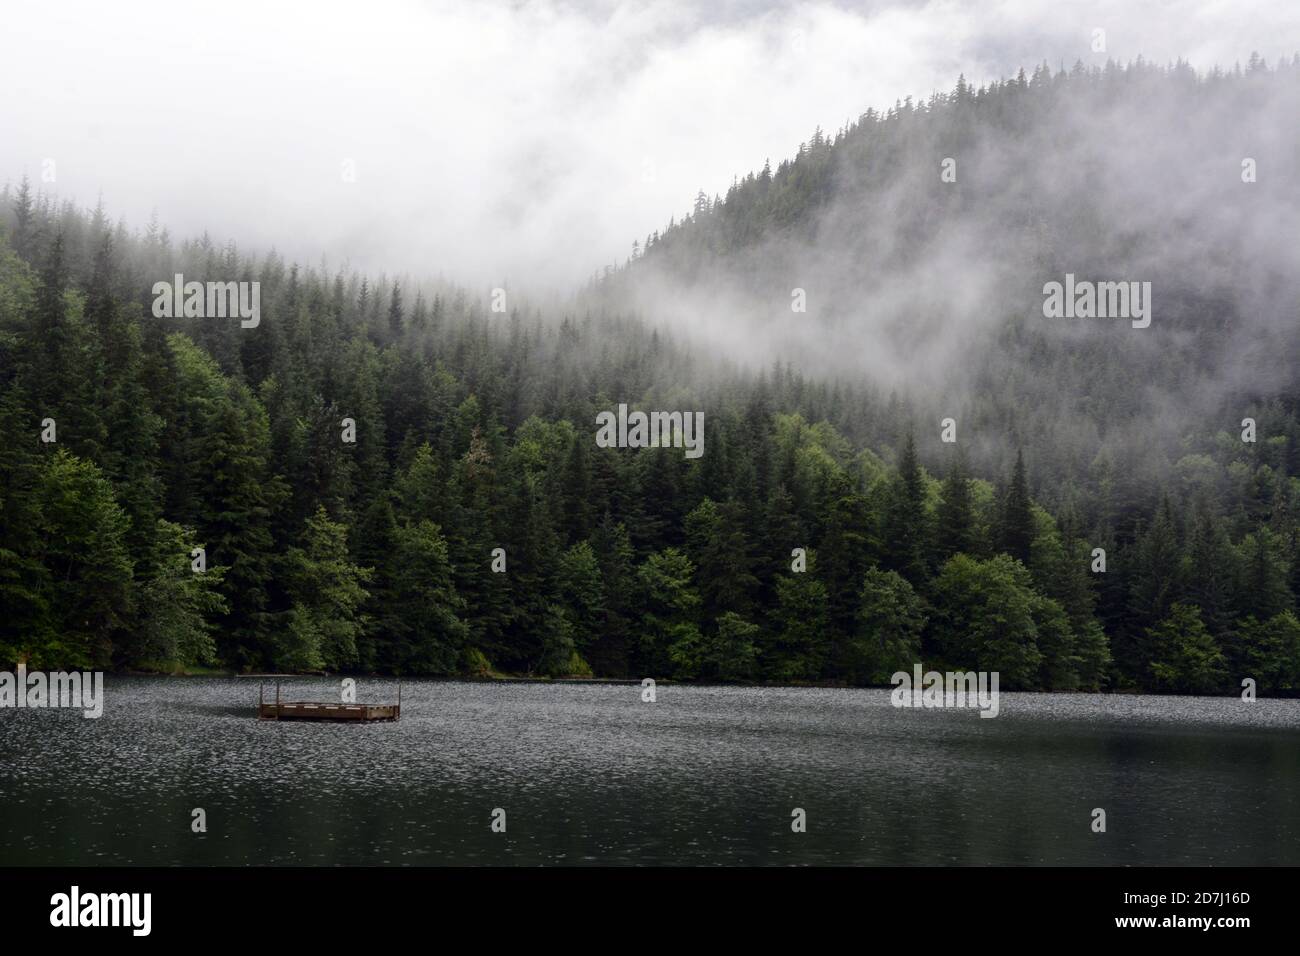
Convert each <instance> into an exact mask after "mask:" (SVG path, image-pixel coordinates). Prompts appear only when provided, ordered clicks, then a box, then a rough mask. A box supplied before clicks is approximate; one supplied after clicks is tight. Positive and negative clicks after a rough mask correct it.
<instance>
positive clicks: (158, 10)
mask: <svg viewBox="0 0 1300 956" xmlns="http://www.w3.org/2000/svg"><path fill="white" fill-rule="evenodd" d="M3 22H4V24H5V35H6V44H5V46H6V51H5V55H4V57H3V58H0V85H2V86H3V88H4V89H5V90H6V95H5V96H4V97H3V99H0V180H4V179H8V180H10V181H14V180H17V179H18V178H19V177H20V176H22V175H23V174H24V173H26V174H27V175H29V176H31V177H32V179H33V180H34V181H36V183H37V185H39V186H40V187H41V188H43V189H44V190H45V191H47V192H49V193H52V194H54V195H57V196H58V197H59V198H60V199H73V200H75V201H78V202H82V203H93V202H95V200H96V197H97V196H98V195H100V194H102V195H103V197H104V201H105V204H106V206H107V207H108V209H109V211H110V213H112V214H113V215H119V214H120V215H124V216H126V217H127V218H128V220H129V221H131V222H132V223H133V224H135V225H139V224H141V223H142V222H143V221H144V220H145V219H147V218H148V217H149V215H150V213H151V212H152V211H154V210H156V211H157V213H158V216H159V219H160V221H161V222H162V223H164V224H165V225H167V226H169V227H170V229H171V231H172V233H173V235H177V236H183V235H192V234H196V233H198V232H201V231H203V230H208V231H209V232H210V233H211V234H212V235H213V236H214V237H215V238H220V239H224V238H231V239H234V240H236V241H237V242H238V243H239V244H240V245H241V246H242V247H244V248H269V247H275V248H277V249H278V250H279V251H280V252H281V253H283V254H285V255H287V256H290V257H293V258H297V259H300V260H302V261H305V262H312V263H314V262H315V261H317V260H319V259H320V257H322V256H324V257H327V258H328V259H329V260H330V261H331V262H332V263H336V264H337V263H339V262H341V261H343V260H345V259H346V260H349V261H350V262H351V264H352V265H354V266H356V267H358V268H361V269H364V270H367V271H380V270H387V271H389V272H412V273H416V274H431V275H437V274H441V275H444V276H447V277H450V278H455V279H457V280H460V281H463V282H466V283H471V284H473V283H491V284H498V283H500V282H511V283H514V284H517V285H523V286H528V287H531V288H533V289H534V290H536V291H542V290H545V289H549V290H560V289H564V288H568V287H571V286H572V285H573V284H574V283H576V282H578V281H580V280H581V279H583V278H585V277H586V276H587V275H589V274H591V273H592V272H593V271H594V270H596V269H598V268H600V267H601V266H603V265H605V264H607V263H610V262H612V261H615V260H621V259H622V258H624V257H625V256H626V255H627V253H628V251H629V248H630V244H631V241H632V240H633V239H634V238H640V237H644V236H645V235H646V234H647V233H648V232H650V231H651V230H652V229H655V228H657V227H659V226H661V225H662V224H663V223H664V222H665V221H666V220H667V218H668V216H669V215H670V214H672V213H673V212H674V211H676V212H678V213H680V212H682V211H684V210H685V208H686V207H687V204H688V203H689V200H690V199H691V197H693V196H694V194H695V192H696V190H698V189H703V190H704V191H706V192H707V193H709V194H714V193H722V192H725V191H726V188H727V187H728V185H729V184H730V182H731V180H732V177H733V176H735V175H737V174H742V173H744V172H745V171H747V170H749V169H753V168H756V167H758V166H760V165H761V164H762V161H763V159H764V158H765V157H771V158H772V160H773V162H774V163H775V162H776V161H777V160H779V159H780V158H782V157H784V156H788V155H790V154H791V153H793V152H794V150H795V149H796V148H797V146H798V144H799V143H800V142H801V141H803V140H805V139H807V137H808V135H809V134H810V132H811V131H812V129H813V128H814V127H816V126H818V125H820V126H822V127H824V128H828V129H834V128H837V127H838V126H839V125H841V124H843V123H844V122H845V121H846V120H848V119H850V118H853V117H856V116H857V115H859V114H860V113H861V112H862V111H863V110H864V109H866V108H867V107H869V106H875V107H884V106H888V105H890V104H892V103H893V102H894V101H895V100H896V99H897V98H899V97H902V96H905V95H908V94H914V95H921V96H924V95H927V94H928V93H930V92H932V91H934V90H941V89H949V88H951V85H952V82H953V79H954V77H955V76H956V75H957V73H959V72H964V73H965V74H966V76H967V78H968V79H970V80H971V81H972V82H975V83H977V84H978V83H979V82H982V81H985V80H990V79H996V78H998V77H999V76H1003V75H1009V74H1012V73H1014V71H1015V70H1016V69H1017V68H1018V67H1019V66H1021V65H1032V64H1033V63H1037V62H1041V61H1043V60H1046V61H1047V62H1048V63H1049V64H1051V65H1052V66H1053V67H1054V68H1055V67H1057V66H1059V65H1061V64H1062V63H1064V64H1065V65H1066V66H1067V67H1068V66H1069V65H1070V64H1071V63H1073V62H1074V61H1075V60H1080V59H1081V60H1083V61H1084V62H1085V63H1087V64H1093V63H1101V62H1104V61H1105V59H1106V58H1108V57H1113V58H1115V59H1118V60H1121V61H1122V60H1126V59H1130V58H1133V57H1136V56H1138V55H1143V56H1145V57H1147V58H1148V59H1150V60H1154V61H1156V62H1165V61H1168V60H1172V59H1174V58H1175V57H1179V56H1181V57H1185V58H1187V59H1190V60H1191V61H1192V62H1194V63H1196V64H1197V65H1201V66H1208V65H1211V64H1214V63H1222V64H1225V65H1231V64H1232V63H1233V62H1235V61H1238V60H1242V59H1244V58H1245V57H1246V56H1247V55H1249V52H1250V51H1252V50H1258V51H1259V52H1260V53H1261V54H1263V55H1264V56H1265V57H1266V58H1268V59H1269V60H1270V61H1271V60H1273V59H1275V58H1276V57H1279V56H1282V55H1290V54H1291V53H1292V52H1294V51H1295V50H1297V49H1300V8H1297V7H1296V5H1294V4H1292V3H1289V2H1284V0H1279V2H1269V3H1262V4H1256V5H1252V7H1251V8H1250V13H1249V15H1244V14H1243V10H1242V9H1241V8H1239V7H1238V6H1236V5H1231V4H1223V3H1220V2H1213V0H1188V2H1171V3H1141V2H1128V0H1123V2H1121V0H1116V2H1102V3H1053V4H1042V3H1035V2H1028V0H1003V2H990V3H980V4H967V3H957V2H930V3H916V2H893V3H890V2H868V3H861V4H848V3H843V4H837V3H825V2H822V3H792V4H781V3H763V2H731V3H721V4H688V3H682V2H666V3H655V4H640V3H633V2H592V3H585V4H578V3H558V2H538V3H517V4H505V3H483V2H472V0H450V2H435V3H415V2H409V0H408V2H392V3H380V4H375V5H370V6H364V5H362V6H358V5H356V4H353V3H315V4H311V5H309V6H295V7H288V6H284V7H281V6H278V5H273V4H266V3H252V2H227V3H222V4H217V5H202V6H197V7H178V6H177V5H174V4H167V3H162V2H141V3H132V4H130V5H125V6H121V5H104V4H101V3H96V2H93V0H84V2H62V3H58V4H49V3H47V2H39V0H37V2H18V3H11V4H8V5H6V8H5V11H4V14H3ZM1097 29H1102V30H1104V31H1105V33H1106V50H1105V52H1104V53H1103V52H1095V51H1094V50H1093V49H1092V46H1091V44H1092V41H1093V36H1094V34H1093V31H1094V30H1097ZM47 160H53V167H52V168H53V170H54V171H55V180H54V182H52V183H50V182H42V181H41V177H42V173H43V172H44V171H45V170H46V169H48V168H51V167H49V166H48V165H47V163H46V161H47ZM345 164H351V165H350V167H349V166H346V165H345ZM347 169H351V170H352V171H353V172H354V174H355V175H354V177H353V180H354V181H348V178H347V176H346V175H345V171H346V170H347Z"/></svg>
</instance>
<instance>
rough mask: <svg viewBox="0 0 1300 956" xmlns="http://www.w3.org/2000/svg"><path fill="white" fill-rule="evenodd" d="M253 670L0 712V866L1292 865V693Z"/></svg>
mask: <svg viewBox="0 0 1300 956" xmlns="http://www.w3.org/2000/svg"><path fill="white" fill-rule="evenodd" d="M288 686H290V685H286V687H288ZM338 686H339V685H338V682H337V681H327V680H324V679H322V680H319V681H295V682H293V684H292V687H293V690H292V693H289V692H286V697H294V698H298V699H322V700H337V699H338V696H339V694H338ZM257 690H258V689H257V683H256V682H255V681H253V682H250V681H237V680H233V679H226V678H219V679H193V678H190V679H186V678H123V677H111V676H110V677H108V678H107V690H106V695H105V709H104V716H103V717H102V718H101V719H99V720H87V719H84V718H82V716H81V715H80V712H76V711H73V712H68V711H53V710H47V711H28V710H20V711H15V710H3V711H0V865H10V866H12V865H39V864H74V865H75V864H100V865H113V864H115V865H130V864H227V865H229V864H323V865H333V864H349V865H359V864H378V865H421V864H493V865H503V864H524V865H537V864H561V865H581V864H598V863H599V864H611V863H612V864H692V865H693V864H741V865H753V864H760V865H763V864H782V865H785V864H909V865H937V864H961V865H972V864H975V865H979V864H990V863H1010V864H1067V865H1075V864H1078V865H1097V864H1132V865H1154V864H1192V865H1209V864H1215V865H1222V864H1244V865H1252V864H1292V865H1294V864H1300V701H1276V700H1260V701H1257V702H1255V703H1253V704H1247V703H1243V702H1242V701H1240V700H1238V699H1236V698H1208V699H1207V698H1190V697H1144V696H1100V695H1055V694H1010V693H1007V694H1003V695H1002V698H1001V713H1000V715H999V716H998V717H997V718H996V719H982V718H980V717H979V716H978V712H977V711H974V710H913V709H895V708H893V707H891V706H890V704H889V695H888V692H887V691H885V690H822V689H780V688H778V689H772V688H763V689H755V688H721V687H676V686H671V685H663V684H661V685H659V688H658V700H657V701H656V702H655V703H644V702H642V700H641V689H640V687H639V686H635V685H612V684H492V683H459V682H442V681H427V682H408V683H406V684H404V685H403V693H402V705H403V706H402V711H403V717H402V720H401V721H400V722H399V723H394V724H371V725H360V726H347V725H337V724H307V723H275V722H259V721H258V720H257V719H256V718H255V716H254V713H255V711H254V705H255V703H256V700H257ZM395 696H396V685H395V684H394V683H392V682H386V681H373V680H360V681H358V699H359V700H363V701H364V700H371V701H378V702H384V701H389V700H391V699H393V698H394V697H395ZM196 807H202V808H203V809H204V810H205V811H206V815H207V825H208V830H207V833H203V834H198V833H194V832H192V831H191V811H192V810H193V809H194V808H196ZM498 807H499V808H502V809H504V810H505V818H506V832H505V833H493V832H492V830H491V827H490V824H491V820H492V812H493V810H494V809H495V808H498ZM796 807H798V808H802V809H803V810H804V811H805V812H806V816H807V831H806V832H804V833H795V832H792V830H791V819H792V818H791V813H792V811H793V810H794V808H796ZM1095 807H1101V808H1103V809H1104V810H1105V811H1106V815H1107V819H1106V824H1107V832H1106V833H1094V832H1092V829H1091V822H1092V810H1093V808H1095Z"/></svg>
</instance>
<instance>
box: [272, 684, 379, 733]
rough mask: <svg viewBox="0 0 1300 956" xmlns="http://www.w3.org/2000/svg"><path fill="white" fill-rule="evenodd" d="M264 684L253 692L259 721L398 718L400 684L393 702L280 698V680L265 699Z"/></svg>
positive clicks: (343, 720)
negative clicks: (373, 702) (325, 701)
mask: <svg viewBox="0 0 1300 956" xmlns="http://www.w3.org/2000/svg"><path fill="white" fill-rule="evenodd" d="M264 689H265V685H259V687H258V691H257V717H258V719H259V720H326V721H338V722H342V723H352V722H358V721H359V722H366V723H376V722H380V721H392V720H401V719H402V685H401V684H400V683H399V684H398V685H397V703H395V704H344V703H340V704H331V703H324V702H321V701H309V700H281V699H280V683H279V681H276V684H275V700H274V701H268V700H266V698H265V694H264Z"/></svg>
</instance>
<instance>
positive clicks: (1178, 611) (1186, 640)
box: [1147, 604, 1227, 694]
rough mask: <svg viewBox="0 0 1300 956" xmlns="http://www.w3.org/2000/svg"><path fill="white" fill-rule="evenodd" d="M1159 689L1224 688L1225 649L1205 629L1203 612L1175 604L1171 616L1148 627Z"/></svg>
mask: <svg viewBox="0 0 1300 956" xmlns="http://www.w3.org/2000/svg"><path fill="white" fill-rule="evenodd" d="M1147 633H1148V635H1149V638H1150V642H1151V649H1152V654H1153V658H1152V661H1151V675H1152V677H1153V678H1154V681H1155V688H1156V689H1157V690H1167V691H1175V692H1178V693H1182V694H1210V693H1214V692H1215V691H1221V690H1223V689H1224V684H1225V681H1226V678H1227V668H1226V664H1225V661H1224V658H1223V653H1222V651H1220V650H1219V646H1218V645H1217V644H1216V643H1215V641H1214V638H1213V637H1212V636H1211V635H1210V633H1209V632H1208V631H1207V630H1206V629H1205V624H1204V623H1202V621H1201V614H1200V611H1199V610H1198V609H1197V608H1195V607H1192V606H1191V605H1187V604H1175V605H1173V606H1172V607H1171V608H1170V609H1169V614H1168V616H1167V617H1166V618H1165V619H1164V620H1163V621H1161V622H1160V623H1159V624H1157V625H1156V626H1154V627H1152V628H1149V629H1148V632H1147Z"/></svg>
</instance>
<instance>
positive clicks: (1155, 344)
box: [593, 58, 1300, 480]
mask: <svg viewBox="0 0 1300 956" xmlns="http://www.w3.org/2000/svg"><path fill="white" fill-rule="evenodd" d="M1297 115H1300V58H1297V59H1296V60H1295V61H1284V62H1283V63H1282V64H1280V65H1279V67H1278V68H1277V69H1276V70H1273V69H1268V68H1267V67H1265V66H1264V64H1262V63H1261V62H1259V61H1257V60H1255V59H1253V58H1252V61H1251V63H1250V65H1249V67H1248V68H1247V69H1246V70H1245V71H1244V72H1243V71H1240V70H1234V71H1233V72H1231V73H1224V72H1222V71H1219V70H1215V71H1213V72H1211V73H1209V74H1205V75H1198V74H1197V73H1196V72H1195V71H1193V70H1192V68H1191V67H1190V66H1188V65H1186V64H1183V63H1179V64H1178V65H1176V66H1174V67H1172V68H1169V69H1161V68H1155V67H1151V66H1149V65H1146V64H1144V63H1142V62H1141V61H1138V62H1137V63H1135V64H1132V65H1130V66H1128V67H1124V68H1121V67H1118V66H1116V65H1114V64H1113V63H1112V64H1108V66H1107V67H1106V68H1105V69H1104V70H1102V69H1097V68H1094V69H1092V70H1085V69H1084V68H1083V67H1082V66H1076V67H1075V68H1074V69H1073V70H1072V71H1070V72H1069V73H1065V72H1056V73H1053V72H1052V71H1051V70H1049V69H1048V68H1047V67H1046V66H1041V67H1039V68H1037V69H1036V70H1034V71H1033V74H1032V75H1031V76H1028V77H1026V76H1025V74H1024V73H1023V71H1022V72H1021V74H1020V76H1018V77H1017V78H1016V79H1013V80H1008V81H1005V82H1000V83H995V84H993V85H992V86H990V87H986V88H981V89H979V90H973V89H971V88H970V87H969V86H967V85H966V83H965V82H964V80H961V81H959V83H958V85H957V87H956V89H955V90H954V91H953V92H951V93H949V94H943V95H935V96H932V97H931V98H930V100H929V101H928V102H926V103H924V104H913V103H912V102H911V100H910V99H909V100H907V101H904V102H901V103H899V104H898V105H896V106H895V107H894V108H892V109H890V110H888V111H886V112H885V113H883V114H882V113H877V112H876V111H874V110H869V111H868V112H867V113H865V114H864V115H863V116H862V117H861V118H860V119H859V120H858V121H857V122H856V123H854V124H852V125H851V126H848V127H846V128H844V129H842V130H840V131H839V132H838V133H837V134H835V135H834V136H827V135H824V134H822V133H821V132H820V131H819V132H818V133H817V134H816V135H814V137H813V138H812V140H811V141H810V142H809V143H806V144H804V146H803V147H801V149H800V151H799V154H798V156H797V157H795V158H794V159H792V160H787V161H785V162H782V163H781V164H780V165H779V166H778V167H777V168H776V169H775V170H771V169H770V168H769V167H765V168H764V169H763V171H762V172H760V173H756V174H755V173H751V174H750V175H748V176H746V177H745V178H744V179H743V180H740V181H738V182H736V183H735V184H734V185H733V186H732V188H731V189H730V190H729V191H728V193H727V195H726V197H724V198H721V199H720V200H719V201H710V200H709V199H708V198H707V197H705V196H703V195H700V196H699V197H697V199H696V204H695V209H694V211H693V212H692V214H691V215H689V216H687V217H686V218H685V219H684V220H683V221H682V222H680V223H675V224H673V225H671V226H670V227H669V228H667V229H665V230H664V231H663V232H662V233H653V234H651V236H649V237H647V239H646V240H645V243H644V246H640V244H638V248H639V255H636V256H635V257H634V259H633V261H631V262H630V263H629V264H628V265H627V266H626V267H625V268H623V269H620V270H618V271H616V272H615V273H614V274H612V275H610V276H607V277H606V278H605V279H604V280H603V281H602V282H600V283H598V284H597V285H596V286H595V290H594V293H593V294H594V295H595V296H597V298H599V299H603V300H604V301H606V302H618V303H623V304H627V303H631V304H632V307H633V308H635V309H637V310H638V311H640V312H641V313H642V314H644V315H646V316H648V317H650V318H652V319H653V320H655V321H663V322H667V323H670V324H672V325H674V326H676V327H680V328H685V329H688V330H690V331H691V332H692V334H693V335H694V336H695V337H696V341H698V342H700V343H702V345H703V347H704V349H705V350H709V351H718V352H721V353H724V354H728V355H732V356H737V357H742V358H748V359H749V360H751V361H754V362H764V363H765V362H767V361H770V359H771V357H772V356H780V357H782V358H784V359H786V360H789V361H792V362H793V363H794V364H795V365H796V366H797V367H799V368H801V369H802V370H803V371H805V372H807V373H809V374H821V375H824V376H828V377H833V378H841V379H845V380H849V381H858V382H863V381H865V382H870V383H872V384H874V385H877V386H879V387H881V388H883V389H893V390H896V391H897V392H898V393H899V394H900V396H902V397H903V398H904V399H905V400H907V401H908V402H909V403H911V404H913V405H914V407H915V409H916V412H917V416H918V422H919V426H918V440H919V441H920V442H921V443H922V447H923V450H927V447H928V450H927V453H928V454H935V453H937V451H938V449H937V447H935V444H936V442H937V436H938V421H939V418H940V417H946V416H952V417H954V418H956V419H957V420H958V422H959V428H961V429H962V430H963V433H962V440H963V441H964V442H968V443H969V447H971V448H972V449H973V450H974V452H975V461H976V462H977V464H982V465H992V464H993V463H994V462H996V461H999V460H1003V455H1004V451H1005V447H1006V446H1008V445H1025V446H1031V445H1032V446H1033V448H1034V450H1035V451H1034V454H1035V458H1036V462H1037V463H1038V464H1039V465H1042V466H1046V467H1047V468H1048V469H1049V470H1051V471H1053V472H1057V471H1061V472H1067V473H1070V474H1073V475H1077V476H1080V477H1082V476H1085V475H1086V474H1087V472H1088V470H1089V469H1090V468H1092V467H1093V465H1094V461H1095V460H1096V458H1097V456H1098V454H1099V453H1101V452H1103V450H1104V451H1105V452H1106V454H1107V455H1111V456H1114V457H1116V458H1117V459H1119V460H1120V461H1122V462H1124V464H1125V466H1126V467H1135V468H1141V469H1142V470H1144V471H1145V472H1147V474H1148V475H1149V477H1150V479H1152V480H1157V479H1159V478H1161V477H1162V476H1164V475H1165V474H1167V470H1168V467H1169V466H1170V465H1171V464H1172V463H1173V462H1175V461H1177V460H1178V459H1179V458H1180V457H1181V456H1182V454H1183V453H1184V452H1185V451H1186V450H1187V448H1186V446H1187V443H1189V442H1190V443H1191V444H1192V445H1193V446H1196V445H1197V444H1198V443H1200V442H1204V441H1210V440H1212V439H1213V436H1214V435H1215V434H1216V433H1217V432H1219V431H1222V430H1229V431H1230V430H1232V429H1234V428H1237V427H1238V423H1239V421H1240V419H1241V417H1242V416H1243V415H1244V414H1246V411H1245V408H1246V406H1247V404H1248V403H1249V402H1250V401H1251V400H1256V399H1267V398H1269V397H1273V396H1279V395H1287V396H1293V393H1294V388H1293V386H1294V381H1295V379H1294V369H1295V367H1296V366H1295V362H1296V358H1297V354H1300V353H1298V352H1297V346H1296V336H1295V334H1294V333H1295V330H1296V328H1297V326H1298V325H1300V284H1298V282H1300V278H1298V277H1300V243H1297V242H1296V238H1297V235H1298V230H1297V222H1300V219H1298V217H1297V213H1298V212H1300V183H1298V182H1297V180H1296V173H1295V168H1296V165H1295V163H1296V158H1297V157H1298V156H1300V127H1298V126H1297V124H1296V123H1295V117H1296V116H1297ZM945 160H952V161H953V163H950V164H948V169H949V170H950V176H949V178H953V175H952V174H955V181H952V182H946V181H944V179H943V177H942V174H943V172H944V170H945ZM1246 160H1253V163H1254V173H1255V181H1254V182H1249V183H1247V182H1244V181H1243V169H1244V167H1243V163H1244V161H1246ZM1067 273H1069V274H1073V275H1074V276H1075V277H1076V279H1077V280H1080V281H1083V280H1089V281H1094V282H1102V281H1126V282H1150V283H1151V300H1152V301H1151V306H1152V312H1151V321H1150V326H1149V327H1147V328H1134V327H1132V325H1131V323H1130V322H1129V321H1126V320H1124V319H1114V318H1046V317H1045V316H1044V314H1043V303H1044V293H1043V289H1044V284H1045V283H1047V282H1051V281H1057V282H1062V283H1064V282H1065V281H1066V280H1065V277H1066V275H1067ZM794 290H802V291H803V295H804V296H805V298H806V312H804V313H800V312H796V311H793V309H792V302H793V301H794V300H793V296H794V295H795V294H796V293H795V292H794ZM1157 452H1160V453H1162V454H1156V453H1157Z"/></svg>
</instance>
